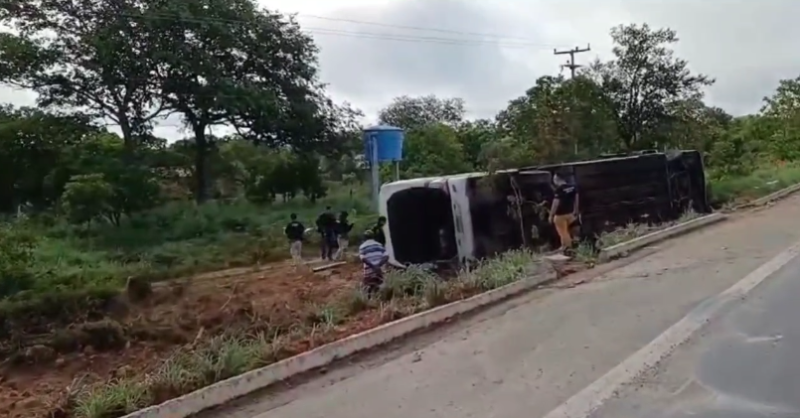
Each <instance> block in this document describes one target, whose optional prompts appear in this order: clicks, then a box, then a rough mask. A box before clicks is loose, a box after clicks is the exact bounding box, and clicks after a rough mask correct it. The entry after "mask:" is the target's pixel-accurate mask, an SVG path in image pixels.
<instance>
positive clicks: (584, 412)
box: [544, 242, 800, 418]
mask: <svg viewBox="0 0 800 418" xmlns="http://www.w3.org/2000/svg"><path fill="white" fill-rule="evenodd" d="M798 255H800V242H796V243H795V244H793V245H792V246H790V247H789V248H787V249H786V250H784V251H783V252H781V253H780V254H778V255H777V256H775V258H773V259H772V260H770V261H768V262H766V263H764V264H762V265H761V266H760V267H759V268H757V269H755V270H754V271H752V272H751V273H750V274H748V275H747V276H745V277H744V278H743V279H741V280H739V281H738V282H736V283H735V284H734V285H733V286H731V287H729V288H728V289H727V290H725V291H724V292H722V293H720V294H718V295H716V296H714V297H713V298H711V299H709V300H707V301H706V302H704V303H702V304H700V305H699V306H697V307H696V308H695V309H693V310H692V311H691V312H689V314H687V315H686V316H685V317H683V319H681V320H680V321H678V322H677V323H675V324H674V325H672V326H671V327H669V328H668V329H667V330H666V331H664V332H663V333H661V335H659V336H658V337H656V338H655V339H654V340H653V341H651V342H650V343H649V344H647V345H646V346H644V347H642V348H641V349H640V350H639V351H637V352H635V353H634V354H632V355H631V356H630V357H628V358H627V359H625V361H623V362H622V363H620V364H619V365H617V366H616V367H614V368H613V369H611V370H610V371H609V372H608V373H606V374H605V375H603V376H602V377H600V378H599V379H597V380H596V381H594V382H593V383H592V384H590V385H589V386H587V387H585V388H584V389H583V390H581V391H580V392H578V393H576V394H575V395H573V396H572V397H571V398H569V399H567V401H566V402H564V403H562V404H561V405H559V406H558V407H556V408H555V409H553V410H552V411H550V412H549V413H548V414H547V415H545V416H544V418H587V417H589V416H590V415H591V414H592V413H593V412H594V411H596V410H597V409H598V408H599V407H600V406H602V405H603V403H604V402H605V401H607V400H608V399H610V398H611V397H613V396H614V395H615V394H616V393H617V391H619V390H620V389H621V388H622V386H623V385H624V384H626V383H628V382H630V381H632V380H633V379H635V378H636V377H637V376H639V375H640V374H641V373H643V372H645V371H647V370H648V369H649V368H651V367H654V366H657V365H658V362H659V361H661V359H663V358H664V357H666V356H667V355H669V354H670V353H671V352H672V351H673V350H674V349H675V348H676V347H677V346H679V345H680V344H682V343H684V342H685V341H686V340H688V339H689V338H690V337H691V336H692V334H694V333H695V332H697V331H698V330H700V328H702V327H703V325H705V324H706V323H708V322H709V321H710V320H711V319H712V318H713V317H714V316H715V315H716V314H718V313H719V312H720V310H721V309H722V308H723V307H724V306H726V304H727V303H728V302H730V301H732V300H735V299H737V298H742V297H744V296H745V295H747V294H748V293H750V292H751V291H752V290H753V289H755V287H756V286H758V285H759V284H760V283H762V282H763V281H764V280H766V279H767V278H769V276H771V275H772V274H774V273H775V272H777V271H778V270H780V269H781V267H783V266H785V265H786V264H788V263H789V262H790V261H792V260H793V259H794V258H795V257H797V256H798Z"/></svg>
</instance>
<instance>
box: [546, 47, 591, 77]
mask: <svg viewBox="0 0 800 418" xmlns="http://www.w3.org/2000/svg"><path fill="white" fill-rule="evenodd" d="M591 50H592V46H591V45H589V44H586V48H584V49H581V48H579V47H577V46H576V47H575V48H573V49H568V50H565V51H559V50H557V49H554V50H553V54H554V55H569V60H568V61H567V63H566V64H562V65H561V68H565V67H566V68H569V71H570V76H571V77H572V78H575V69H576V68H580V67H582V65H578V64H575V54H580V53H581V52H589V51H591Z"/></svg>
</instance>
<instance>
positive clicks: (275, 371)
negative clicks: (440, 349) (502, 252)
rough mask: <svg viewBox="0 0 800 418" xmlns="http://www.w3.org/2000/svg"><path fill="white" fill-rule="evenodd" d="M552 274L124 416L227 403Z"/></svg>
mask: <svg viewBox="0 0 800 418" xmlns="http://www.w3.org/2000/svg"><path fill="white" fill-rule="evenodd" d="M550 280H552V275H549V274H541V275H536V276H533V277H529V278H525V279H522V280H519V281H517V282H514V283H511V284H508V285H506V286H503V287H500V288H497V289H494V290H490V291H488V292H485V293H481V294H479V295H476V296H473V297H471V298H469V299H465V300H461V301H457V302H453V303H450V304H447V305H444V306H439V307H437V308H434V309H431V310H428V311H424V312H420V313H417V314H415V315H412V316H409V317H407V318H403V319H399V320H397V321H394V322H390V323H388V324H384V325H381V326H379V327H377V328H373V329H371V330H367V331H364V332H362V333H360V334H356V335H353V336H350V337H347V338H345V339H342V340H339V341H334V342H332V343H330V344H325V345H323V346H321V347H318V348H315V349H313V350H311V351H307V352H305V353H302V354H298V355H296V356H294V357H291V358H288V359H285V360H282V361H279V362H277V363H274V364H271V365H269V366H266V367H262V368H260V369H256V370H253V371H250V372H247V373H245V374H242V375H239V376H235V377H232V378H230V379H227V380H223V381H221V382H217V383H215V384H213V385H211V386H207V387H205V388H202V389H199V390H196V391H194V392H192V393H189V394H187V395H184V396H181V397H179V398H175V399H171V400H169V401H166V402H164V403H162V404H160V405H155V406H151V407H148V408H145V409H142V410H139V411H137V412H134V413H131V414H128V415H125V416H124V417H123V418H186V417H189V416H191V415H194V414H197V413H199V412H201V411H203V410H206V409H209V408H212V407H215V406H218V405H222V404H225V403H227V402H230V401H232V400H234V399H236V398H240V397H242V396H245V395H248V394H250V393H252V392H255V391H257V390H260V389H263V388H265V387H268V386H270V385H273V384H275V383H278V382H280V381H282V380H286V379H288V378H290V377H293V376H296V375H299V374H301V373H305V372H309V371H312V370H314V369H318V368H320V367H323V366H327V365H329V364H330V363H332V362H334V361H336V360H338V359H341V358H344V357H347V356H350V355H353V354H355V353H358V352H361V351H365V350H368V349H372V348H375V347H378V346H381V345H384V344H387V343H389V342H391V341H392V340H395V339H397V338H400V337H403V336H406V335H408V334H411V333H413V332H416V331H419V330H422V329H424V328H427V327H430V326H432V325H435V324H439V323H442V322H445V321H447V320H449V319H451V318H454V317H456V316H459V315H463V314H465V313H468V312H470V311H473V310H476V309H478V308H481V307H483V306H486V305H489V304H493V303H496V302H499V301H501V300H504V299H508V298H510V297H512V296H515V295H517V294H520V293H523V292H525V291H527V290H531V289H533V288H536V287H538V286H540V285H543V284H544V283H546V282H548V281H550Z"/></svg>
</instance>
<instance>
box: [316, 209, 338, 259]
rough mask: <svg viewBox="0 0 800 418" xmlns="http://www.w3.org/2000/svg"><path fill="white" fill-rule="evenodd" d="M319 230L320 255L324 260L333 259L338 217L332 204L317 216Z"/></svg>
mask: <svg viewBox="0 0 800 418" xmlns="http://www.w3.org/2000/svg"><path fill="white" fill-rule="evenodd" d="M317 232H319V235H320V253H321V254H320V256H321V257H322V259H323V260H332V259H333V248H334V247H336V217H335V216H334V215H333V212H331V207H330V206H327V207H326V208H325V211H324V212H322V213H321V214H320V215H319V217H318V218H317Z"/></svg>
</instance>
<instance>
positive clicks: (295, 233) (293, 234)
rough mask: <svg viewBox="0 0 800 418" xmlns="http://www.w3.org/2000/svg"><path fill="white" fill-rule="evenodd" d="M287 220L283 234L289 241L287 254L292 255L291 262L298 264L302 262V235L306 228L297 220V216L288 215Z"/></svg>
mask: <svg viewBox="0 0 800 418" xmlns="http://www.w3.org/2000/svg"><path fill="white" fill-rule="evenodd" d="M289 219H290V221H289V223H288V224H286V228H285V229H284V230H283V232H284V234H286V238H288V239H289V253H290V254H291V255H292V260H293V261H294V262H295V263H300V262H301V261H302V260H303V235H304V234H305V230H306V228H305V226H303V224H302V223H300V222H299V221H298V220H297V214H295V213H293V214H291V215H289Z"/></svg>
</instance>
